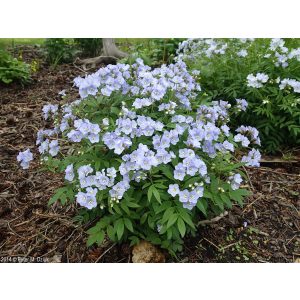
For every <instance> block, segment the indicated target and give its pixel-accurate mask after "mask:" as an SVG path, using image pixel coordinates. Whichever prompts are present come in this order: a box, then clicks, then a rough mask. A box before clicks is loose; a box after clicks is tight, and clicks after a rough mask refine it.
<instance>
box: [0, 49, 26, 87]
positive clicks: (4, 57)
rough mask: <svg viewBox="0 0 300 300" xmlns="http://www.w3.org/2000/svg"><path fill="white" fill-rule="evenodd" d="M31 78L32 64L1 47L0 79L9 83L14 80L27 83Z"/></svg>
mask: <svg viewBox="0 0 300 300" xmlns="http://www.w3.org/2000/svg"><path fill="white" fill-rule="evenodd" d="M29 79H30V65H28V64H26V63H24V62H23V61H21V60H19V59H17V58H14V57H13V56H12V55H11V54H9V53H8V52H7V51H5V50H3V49H0V81H1V82H3V83H5V84H9V83H11V82H13V81H17V82H20V83H22V84H23V83H26V82H28V81H29Z"/></svg>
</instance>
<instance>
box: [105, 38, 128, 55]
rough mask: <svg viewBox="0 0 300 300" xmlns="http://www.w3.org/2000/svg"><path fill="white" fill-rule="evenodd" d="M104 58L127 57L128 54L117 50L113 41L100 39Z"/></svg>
mask: <svg viewBox="0 0 300 300" xmlns="http://www.w3.org/2000/svg"><path fill="white" fill-rule="evenodd" d="M102 44H103V54H104V56H113V57H116V58H124V57H127V56H128V54H127V53H125V52H123V51H121V50H119V49H118V47H117V46H116V43H115V40H114V39H102Z"/></svg>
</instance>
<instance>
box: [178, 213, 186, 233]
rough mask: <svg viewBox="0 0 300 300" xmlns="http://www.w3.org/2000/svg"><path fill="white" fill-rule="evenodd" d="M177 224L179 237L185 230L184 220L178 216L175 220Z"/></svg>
mask: <svg viewBox="0 0 300 300" xmlns="http://www.w3.org/2000/svg"><path fill="white" fill-rule="evenodd" d="M177 226H178V230H179V232H180V235H181V237H184V235H185V232H186V227H185V224H184V221H183V220H182V219H181V218H180V217H179V218H178V220H177Z"/></svg>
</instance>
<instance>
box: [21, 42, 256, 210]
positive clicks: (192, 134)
mask: <svg viewBox="0 0 300 300" xmlns="http://www.w3.org/2000/svg"><path fill="white" fill-rule="evenodd" d="M207 45H209V47H210V48H209V49H210V52H211V53H213V52H214V53H216V52H217V51H223V50H225V48H224V47H221V48H218V45H215V44H214V43H213V42H209V43H208V44H207ZM222 49H223V50H222ZM194 76H197V73H196V74H194V75H191V74H190V73H189V72H188V71H187V69H186V65H185V63H183V62H182V61H178V62H177V63H175V64H171V65H169V66H166V65H163V66H162V67H160V68H156V69H153V70H152V69H151V68H150V67H148V66H145V65H144V63H143V61H142V60H140V59H138V60H137V61H136V63H134V64H133V65H125V64H117V65H114V66H113V65H109V66H107V67H105V68H101V69H100V70H99V71H97V72H96V73H94V74H91V75H88V76H86V77H85V78H76V79H75V85H76V86H77V87H78V88H79V93H80V96H81V99H80V100H76V101H74V102H73V103H71V104H66V105H64V106H62V108H61V109H60V110H59V109H58V107H54V106H51V105H48V106H46V108H44V109H43V112H44V114H45V117H46V118H48V117H49V114H50V112H51V114H52V115H53V117H54V118H55V120H56V121H55V122H54V124H56V126H55V127H54V128H53V129H50V130H49V129H47V130H40V131H39V132H38V138H37V145H39V151H40V153H41V154H42V155H43V156H45V157H47V155H48V153H49V154H50V155H51V156H56V155H58V153H59V150H60V146H59V139H58V137H62V140H64V142H65V143H69V144H72V143H74V147H76V145H78V143H80V142H82V141H83V140H84V141H85V143H88V145H94V144H96V145H101V146H102V147H103V148H104V149H105V150H106V151H111V154H112V156H111V157H112V159H114V162H116V161H117V162H118V166H115V165H114V167H113V166H112V165H111V164H110V167H108V168H104V169H101V170H99V169H97V168H96V167H95V163H96V162H95V161H91V162H90V164H85V165H82V164H80V165H79V166H78V165H77V164H76V163H72V164H69V165H68V166H67V167H66V169H65V179H66V181H68V182H70V183H71V184H74V186H75V187H76V189H77V194H76V196H75V197H76V201H77V203H78V204H79V205H81V206H83V207H86V208H87V209H92V208H95V207H96V206H97V205H98V202H97V195H98V193H99V192H100V191H105V190H106V191H108V194H109V200H110V205H111V206H112V205H114V203H115V202H119V201H120V200H121V199H122V198H123V197H124V194H125V193H126V191H128V189H130V188H131V187H132V186H134V185H135V184H136V183H140V182H142V181H145V180H147V179H149V178H150V177H151V171H152V170H153V169H154V168H156V167H159V166H161V165H169V166H170V167H171V168H172V170H173V178H174V180H173V182H171V183H170V184H169V186H168V194H169V195H170V197H173V198H176V199H178V200H179V201H180V202H181V203H182V205H183V207H185V208H187V209H192V208H193V207H195V205H196V204H197V202H198V201H201V198H202V197H203V193H204V191H205V189H206V188H207V187H208V186H209V184H210V180H211V177H210V172H213V169H214V167H212V165H214V163H213V162H214V159H215V158H218V159H222V158H223V157H224V156H226V157H233V155H234V153H235V150H236V149H239V148H242V147H247V148H248V147H249V146H250V145H251V144H253V145H259V144H260V140H259V137H258V131H257V130H256V129H255V128H253V127H250V126H241V127H239V128H238V129H237V130H236V132H237V134H235V135H233V134H232V133H230V130H229V126H228V122H229V109H230V108H231V105H230V104H229V103H228V102H226V101H213V102H212V105H199V104H197V103H196V100H195V99H196V96H197V94H198V93H199V92H200V91H201V88H200V86H199V84H198V83H197V82H196V80H195V77H194ZM98 96H101V97H106V98H108V97H113V96H114V97H119V98H120V99H123V100H124V101H123V102H122V107H121V111H120V114H119V116H118V117H116V118H115V120H114V122H112V123H111V122H110V121H109V119H108V118H107V117H105V116H104V118H103V119H102V120H101V122H100V123H93V122H92V121H91V120H89V119H88V117H89V116H88V115H86V117H85V118H82V117H78V116H77V113H76V111H77V108H78V107H80V105H81V103H83V102H85V101H86V102H88V101H89V100H95V99H97V98H95V97H98ZM236 103H237V105H236V106H237V109H238V110H243V111H245V110H246V108H247V105H248V104H247V101H246V100H245V99H237V100H236ZM195 107H197V109H195ZM149 114H151V117H150V116H149ZM145 140H146V141H147V142H145ZM249 150H250V152H249V153H248V155H245V156H243V157H242V158H241V161H242V162H244V163H245V164H246V165H247V166H259V160H260V154H259V151H258V150H256V149H254V148H252V149H251V148H249ZM18 160H19V161H20V162H21V165H22V166H23V167H27V168H28V165H29V161H30V160H32V155H30V154H29V153H28V152H26V151H25V152H23V153H20V154H19V156H18ZM108 163H109V162H108ZM191 177H196V178H197V182H195V183H193V184H192V185H190V186H189V188H185V187H184V186H185V185H184V184H185V181H186V180H188V179H189V178H191ZM227 180H228V182H229V183H230V185H231V188H232V189H233V190H236V189H238V188H239V186H240V184H241V182H242V178H241V176H240V175H239V174H238V173H236V174H230V176H228V178H227ZM177 197H178V198H177ZM103 206H104V203H101V205H100V207H103Z"/></svg>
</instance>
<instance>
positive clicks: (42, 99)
mask: <svg viewBox="0 0 300 300" xmlns="http://www.w3.org/2000/svg"><path fill="white" fill-rule="evenodd" d="M22 50H25V51H22V55H23V58H24V60H26V61H28V62H31V61H32V60H36V61H39V64H40V68H39V70H38V71H37V73H35V74H34V75H33V81H32V82H31V83H30V84H29V85H27V86H24V87H22V86H20V85H18V84H13V85H11V86H4V85H2V86H0V105H1V110H0V118H1V119H0V139H1V143H0V168H1V173H0V262H5V261H7V262H10V261H13V258H16V259H17V260H20V259H21V258H31V259H32V260H33V261H41V260H44V261H49V262H96V261H97V262H129V261H131V251H130V248H129V247H128V245H126V244H123V245H114V244H110V243H105V244H104V245H103V246H102V247H92V248H90V249H87V248H86V233H85V230H86V229H87V227H86V226H85V225H78V223H76V222H74V220H73V218H74V217H75V216H76V207H75V206H68V207H59V206H58V205H54V206H52V207H48V206H47V202H48V200H49V198H50V196H51V195H52V194H53V193H54V191H55V189H56V188H57V187H59V186H60V185H61V184H62V182H63V181H62V178H61V176H59V175H53V174H52V173H51V174H50V173H44V172H42V171H41V170H40V168H39V165H38V161H37V160H35V161H34V162H33V163H32V165H31V167H30V170H27V171H26V170H22V169H20V167H19V165H18V163H17V161H16V156H17V154H18V152H19V151H23V150H25V149H26V148H30V149H31V150H32V152H33V153H34V154H35V155H37V152H36V147H35V139H36V132H37V130H38V129H39V128H42V127H44V126H45V123H44V121H43V120H42V117H41V108H42V106H43V105H44V104H46V103H60V102H61V101H62V99H61V97H60V96H59V95H58V92H59V91H61V90H62V89H66V91H67V94H68V95H70V97H73V99H74V95H75V97H76V95H77V91H76V90H75V89H74V88H73V87H72V84H73V78H74V77H76V76H78V75H83V73H81V72H80V70H79V69H78V68H76V67H75V66H73V65H61V66H58V67H57V69H56V70H52V69H51V68H50V67H49V66H47V65H46V64H45V63H43V56H42V54H41V53H40V51H39V49H32V48H30V47H29V48H28V47H24V48H22ZM295 161H296V162H295ZM248 173H249V176H250V182H249V185H250V186H253V194H252V196H250V197H248V199H247V200H246V203H245V205H244V207H243V208H240V207H238V206H234V207H233V209H232V211H230V212H229V214H228V216H226V217H224V218H223V219H221V220H220V221H219V222H217V223H214V224H211V225H208V226H202V227H200V228H199V230H198V234H197V235H196V236H195V237H192V238H187V239H186V241H185V247H184V251H183V252H182V253H180V254H179V255H178V257H177V259H176V258H172V257H167V260H168V261H169V262H294V261H295V260H296V259H297V258H299V256H300V235H299V234H300V223H299V210H300V156H296V157H294V158H293V163H289V162H286V163H285V162H279V163H271V164H268V163H264V166H263V167H261V168H259V169H251V170H248ZM37 258H39V260H37ZM41 258H42V259H41ZM34 259H35V260H34Z"/></svg>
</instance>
